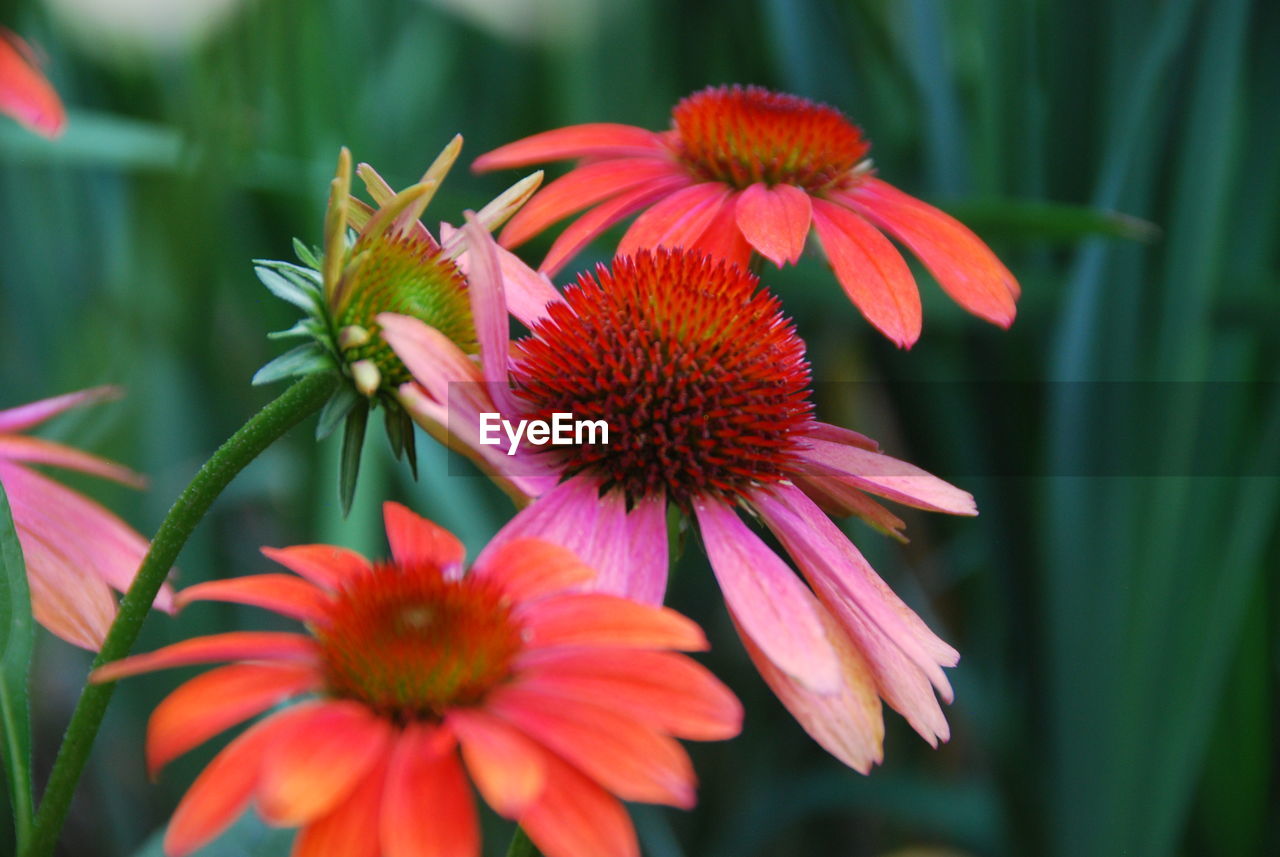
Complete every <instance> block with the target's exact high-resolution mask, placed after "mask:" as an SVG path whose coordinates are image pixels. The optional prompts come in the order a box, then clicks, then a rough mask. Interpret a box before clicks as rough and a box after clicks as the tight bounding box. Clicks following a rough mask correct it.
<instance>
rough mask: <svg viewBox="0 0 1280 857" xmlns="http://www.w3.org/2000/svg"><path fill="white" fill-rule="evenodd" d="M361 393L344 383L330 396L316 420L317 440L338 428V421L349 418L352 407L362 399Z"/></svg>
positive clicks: (322, 438)
mask: <svg viewBox="0 0 1280 857" xmlns="http://www.w3.org/2000/svg"><path fill="white" fill-rule="evenodd" d="M360 398H361V397H360V394H359V393H357V392H356V391H355V390H354V389H353V388H352V386H351V385H350V384H348V383H345V382H344V383H343V384H342V386H340V387H338V391H337V392H336V393H334V394H333V395H332V396H330V397H329V401H327V402H325V403H324V408H323V409H322V410H321V411H320V418H319V419H318V420H316V440H324V439H325V438H326V437H328V436H329V435H331V434H333V433H334V432H335V431H337V430H338V423H340V422H342V421H343V420H344V419H346V418H347V414H349V413H351V409H352V408H354V407H355V406H356V403H357V402H359V401H360Z"/></svg>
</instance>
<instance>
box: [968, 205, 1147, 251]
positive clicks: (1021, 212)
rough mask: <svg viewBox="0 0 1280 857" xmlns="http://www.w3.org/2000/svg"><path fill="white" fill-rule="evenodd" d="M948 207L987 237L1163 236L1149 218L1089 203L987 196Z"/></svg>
mask: <svg viewBox="0 0 1280 857" xmlns="http://www.w3.org/2000/svg"><path fill="white" fill-rule="evenodd" d="M944 207H945V208H946V210H947V211H948V212H950V213H951V214H952V215H953V216H954V217H955V218H956V219H958V220H959V221H960V222H961V223H964V224H965V225H966V226H969V227H970V228H972V229H973V230H974V231H976V232H977V233H978V234H979V235H982V236H984V237H994V236H995V235H997V234H999V235H1000V236H1002V237H1005V238H1012V239H1021V240H1030V241H1034V240H1056V241H1067V242H1070V241H1078V240H1079V239H1081V238H1090V237H1093V236H1097V235H1100V236H1103V237H1105V238H1120V239H1124V240H1127V241H1141V242H1144V243H1150V242H1153V241H1156V240H1157V239H1158V238H1159V237H1160V227H1158V226H1156V225H1155V224H1154V223H1152V222H1150V221H1148V220H1142V219H1141V218H1138V217H1133V216H1131V215H1128V214H1121V213H1120V212H1118V211H1107V210H1106V209H1102V208H1093V207H1090V206H1087V205H1063V204H1061V203H1053V202H1038V201H1030V200H1018V199H986V200H973V201H966V202H958V203H955V204H954V205H947V206H944Z"/></svg>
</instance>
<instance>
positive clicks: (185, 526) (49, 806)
mask: <svg viewBox="0 0 1280 857" xmlns="http://www.w3.org/2000/svg"><path fill="white" fill-rule="evenodd" d="M337 382H338V378H337V376H336V375H334V374H332V373H323V374H317V375H308V376H307V377H305V378H303V379H302V380H300V381H298V382H296V383H295V384H294V385H293V386H291V387H290V388H289V389H287V390H285V391H284V393H282V394H281V395H280V397H279V398H277V399H276V400H275V401H273V402H271V404H269V405H267V406H266V407H265V408H263V409H262V410H261V411H259V412H258V413H257V414H256V415H254V417H253V418H252V419H250V420H249V422H247V423H245V424H244V425H243V426H242V427H241V428H240V430H239V431H237V432H236V433H235V434H234V435H232V436H231V437H230V439H228V440H227V442H226V443H224V444H223V445H222V446H220V447H219V448H218V451H217V452H215V453H214V454H213V455H212V456H211V457H210V458H209V460H208V461H206V462H205V463H204V466H203V467H201V468H200V471H199V472H198V473H197V474H196V475H195V478H193V479H192V480H191V484H189V485H188V486H187V487H186V489H185V490H184V491H183V492H182V494H180V495H179V496H178V499H177V500H176V501H175V502H174V504H173V508H171V509H170V510H169V514H168V515H167V516H166V517H165V519H164V521H163V522H162V523H161V524H160V529H158V530H157V531H156V535H155V538H154V539H152V540H151V549H150V550H149V551H147V555H146V556H145V557H144V558H143V560H142V565H141V566H139V567H138V574H137V576H136V577H134V580H133V584H132V585H131V586H130V587H129V591H128V592H126V593H125V596H124V598H123V599H122V600H121V601H120V612H119V613H118V614H116V618H115V621H114V622H112V623H111V629H110V630H109V631H108V632H107V638H106V640H105V641H103V643H102V650H101V651H100V652H99V653H98V656H97V657H96V658H94V661H93V666H94V667H97V666H100V665H101V664H104V663H106V662H108V661H114V660H118V659H119V658H122V657H124V656H125V655H127V654H129V650H130V649H131V648H132V647H133V643H134V641H135V640H136V639H137V637H138V632H139V630H141V628H142V622H143V620H144V619H146V618H147V614H148V613H149V612H150V610H151V603H152V602H153V601H154V600H155V597H156V593H157V592H159V591H160V586H161V584H163V583H164V579H165V577H166V576H167V575H168V573H169V569H170V568H172V567H173V563H174V561H175V560H176V559H177V558H178V553H179V552H180V551H181V550H182V546H183V545H185V544H186V543H187V539H188V538H190V536H191V532H192V530H194V529H195V527H196V524H198V523H200V520H201V519H202V518H203V517H204V516H205V513H206V512H208V511H209V506H210V505H212V503H213V501H214V500H215V499H217V497H218V495H219V494H221V493H222V491H223V489H224V488H226V487H227V485H228V484H229V483H230V482H231V480H232V479H233V478H235V476H236V474H237V473H239V472H240V471H241V470H243V469H244V468H245V466H246V465H247V464H249V462H251V461H253V460H254V459H255V458H257V457H258V456H259V455H260V454H261V453H262V451H263V450H265V449H266V448H267V447H268V446H270V445H271V444H272V443H274V442H275V441H276V440H277V439H279V438H280V436H281V435H283V434H284V433H285V432H287V431H288V430H289V429H291V428H293V426H295V425H297V424H298V423H299V422H301V421H302V419H303V418H305V417H306V416H307V415H308V414H310V413H312V412H313V411H315V410H317V409H318V408H319V407H320V406H321V405H322V404H324V402H325V400H326V399H327V398H329V395H330V393H332V392H333V389H334V387H335V386H336V384H337ZM114 690H115V684H114V683H110V684H86V685H85V687H84V690H82V691H81V692H80V700H79V702H77V703H76V708H75V711H74V712H73V713H72V715H71V722H70V723H69V724H68V726H67V731H66V734H65V735H64V736H63V738H62V746H61V747H59V748H58V756H57V758H56V759H55V760H54V763H53V771H52V772H51V773H50V775H49V783H48V785H47V786H46V787H45V790H44V796H43V798H42V799H41V801H40V808H39V810H38V811H37V812H36V819H35V827H34V829H33V831H32V836H31V839H30V841H29V842H28V844H27V847H26V848H24V849H23V850H22V852H21V854H22V857H49V855H51V854H52V853H53V848H54V845H55V844H56V843H57V840H58V833H59V832H60V831H61V830H62V823H63V821H64V820H65V819H66V816H67V808H68V807H69V806H70V804H71V796H72V794H73V793H74V792H75V788H76V783H78V782H79V780H80V774H81V772H82V771H83V770H84V766H85V762H86V761H87V760H88V758H89V751H90V749H92V747H93V741H94V738H95V737H96V736H97V734H98V727H99V726H100V725H101V724H102V717H103V715H104V714H105V713H106V711H107V705H108V703H109V702H110V701H111V694H112V692H113V691H114Z"/></svg>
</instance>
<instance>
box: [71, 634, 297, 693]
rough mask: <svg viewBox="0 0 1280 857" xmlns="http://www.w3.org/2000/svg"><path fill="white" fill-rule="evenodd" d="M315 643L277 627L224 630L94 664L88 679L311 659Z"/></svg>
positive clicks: (110, 679)
mask: <svg viewBox="0 0 1280 857" xmlns="http://www.w3.org/2000/svg"><path fill="white" fill-rule="evenodd" d="M315 659H316V646H315V643H314V642H313V641H312V640H311V638H310V637H304V636H303V635H301V634H289V633H284V632H281V631H227V632H225V633H222V634H212V635H210V636H208V637H193V638H192V639H190V640H183V641H182V642H180V643H174V644H173V645H171V646H164V647H162V648H159V649H156V650H155V651H154V652H147V653H145V654H141V655H134V656H132V657H128V658H122V659H121V660H118V661H112V662H111V663H109V664H104V665H103V666H100V667H98V668H97V669H96V670H94V671H93V673H92V674H91V675H90V679H91V680H92V681H93V682H95V683H98V684H101V683H102V682H106V681H117V680H119V679H122V678H125V677H126V676H131V675H139V674H140V673H146V672H153V671H155V670H164V669H170V668H172V667H185V666H190V665H192V664H207V663H213V662H215V661H238V660H254V661H293V662H300V663H312V662H314V661H315Z"/></svg>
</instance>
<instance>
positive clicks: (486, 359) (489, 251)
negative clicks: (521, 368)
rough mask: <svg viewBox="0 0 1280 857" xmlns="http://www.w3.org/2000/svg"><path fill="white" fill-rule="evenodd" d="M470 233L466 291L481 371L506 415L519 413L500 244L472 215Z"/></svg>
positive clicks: (467, 231) (468, 224)
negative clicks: (513, 395) (513, 387)
mask: <svg viewBox="0 0 1280 857" xmlns="http://www.w3.org/2000/svg"><path fill="white" fill-rule="evenodd" d="M462 232H463V234H464V235H466V236H467V253H468V257H469V259H470V263H469V266H468V273H467V294H468V295H469V296H470V298H471V314H472V316H473V318H474V320H475V326H476V338H477V339H478V340H479V342H480V361H481V371H482V372H483V374H484V379H485V381H486V382H488V387H489V396H490V398H492V399H493V401H494V404H496V405H497V406H498V410H499V411H500V412H502V413H504V414H513V413H515V412H516V407H515V402H514V401H513V400H512V398H511V380H510V368H509V351H510V332H511V328H510V321H509V320H508V316H507V299H506V294H505V292H504V290H503V281H502V266H501V265H500V263H499V262H498V252H497V251H498V245H497V243H496V242H494V240H493V236H492V235H490V234H489V230H487V229H485V228H484V227H483V226H481V225H480V224H479V223H478V222H476V220H475V218H473V217H472V216H471V215H470V214H468V215H467V222H466V224H465V225H464V226H463V227H462Z"/></svg>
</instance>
